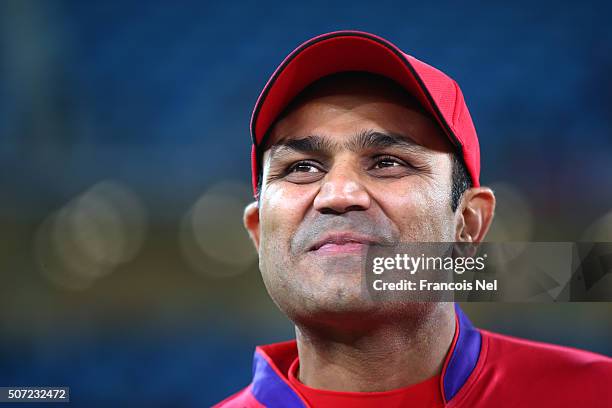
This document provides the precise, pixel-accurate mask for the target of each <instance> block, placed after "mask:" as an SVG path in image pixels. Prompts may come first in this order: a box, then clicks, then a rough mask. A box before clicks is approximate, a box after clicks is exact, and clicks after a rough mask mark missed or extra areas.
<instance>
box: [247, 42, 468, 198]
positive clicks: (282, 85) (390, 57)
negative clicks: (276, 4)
mask: <svg viewBox="0 0 612 408" xmlns="http://www.w3.org/2000/svg"><path fill="white" fill-rule="evenodd" d="M346 71H364V72H370V73H373V74H378V75H382V76H384V77H387V78H389V79H391V80H393V81H395V82H397V83H398V84H399V85H401V86H402V87H404V88H405V89H406V90H407V91H408V92H410V94H412V95H413V96H415V97H416V98H417V100H418V101H419V102H420V103H421V104H422V105H423V107H424V108H425V109H426V110H427V111H428V112H429V113H430V114H431V115H432V116H433V117H434V118H435V119H436V120H437V122H438V124H439V125H440V127H441V128H442V129H443V130H444V132H445V133H446V135H447V136H448V138H449V139H450V141H451V142H452V144H453V145H454V146H455V147H456V149H457V152H458V153H459V154H460V155H461V156H462V157H463V160H464V163H465V166H466V168H467V171H468V173H469V175H470V178H471V179H472V185H473V186H474V187H477V186H479V185H480V183H479V176H480V147H479V144H478V136H477V135H476V130H475V129H474V124H473V123H472V118H471V116H470V112H469V111H468V108H467V106H466V104H465V100H464V99H463V94H462V93H461V89H460V88H459V85H457V83H456V82H455V81H454V80H453V79H451V78H450V77H449V76H447V75H446V74H444V73H443V72H442V71H439V70H438V69H436V68H434V67H432V66H430V65H427V64H425V63H424V62H422V61H419V60H418V59H416V58H414V57H412V56H410V55H408V54H405V53H403V52H402V51H401V50H400V49H399V48H398V47H396V46H395V45H394V44H392V43H391V42H389V41H387V40H385V39H384V38H381V37H378V36H376V35H374V34H370V33H366V32H362V31H335V32H331V33H327V34H322V35H319V36H317V37H314V38H312V39H310V40H308V41H306V42H305V43H303V44H302V45H300V46H299V47H297V48H296V49H295V50H293V52H292V53H291V54H289V55H288V56H287V58H285V60H284V61H283V62H282V63H281V64H280V65H279V66H278V68H277V69H276V71H274V74H272V77H270V79H269V80H268V83H267V84H266V86H265V87H264V89H263V90H262V92H261V94H260V95H259V98H258V99H257V103H256V104H255V108H254V109H253V115H252V117H251V137H252V139H253V148H252V151H251V165H252V171H253V191H254V193H255V195H257V181H258V180H257V178H258V173H259V171H260V165H261V163H260V161H261V158H262V155H263V151H262V149H261V146H263V145H264V144H265V141H264V140H263V139H264V137H265V135H266V134H267V132H268V130H269V129H270V126H272V124H273V123H274V121H275V119H276V118H277V117H278V115H279V114H280V113H281V112H282V111H283V110H284V108H285V107H286V106H287V105H288V104H289V102H291V100H292V99H293V98H295V97H296V96H297V95H298V94H299V93H300V92H301V91H302V90H304V88H306V87H307V86H308V85H310V84H312V83H313V82H315V81H317V80H318V79H320V78H323V77H325V76H328V75H331V74H335V73H338V72H346Z"/></svg>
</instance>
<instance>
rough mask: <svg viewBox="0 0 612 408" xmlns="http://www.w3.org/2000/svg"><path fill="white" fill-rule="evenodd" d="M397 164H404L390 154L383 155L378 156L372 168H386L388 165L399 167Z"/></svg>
mask: <svg viewBox="0 0 612 408" xmlns="http://www.w3.org/2000/svg"><path fill="white" fill-rule="evenodd" d="M399 166H404V164H403V163H401V162H400V161H399V160H397V159H395V158H393V157H390V156H383V157H379V158H378V159H377V160H376V162H375V163H374V166H373V168H374V169H383V168H388V167H399Z"/></svg>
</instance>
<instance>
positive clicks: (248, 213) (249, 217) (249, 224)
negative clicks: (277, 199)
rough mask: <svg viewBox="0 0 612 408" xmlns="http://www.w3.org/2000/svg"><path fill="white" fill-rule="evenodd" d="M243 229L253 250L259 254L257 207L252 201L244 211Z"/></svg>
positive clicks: (255, 202)
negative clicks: (249, 239)
mask: <svg viewBox="0 0 612 408" xmlns="http://www.w3.org/2000/svg"><path fill="white" fill-rule="evenodd" d="M243 222H244V227H245V228H246V230H247V232H248V233H249V236H250V237H251V240H252V241H253V244H254V245H255V249H256V250H257V251H258V252H259V205H258V203H257V201H253V202H252V203H250V204H249V205H247V206H246V208H245V209H244V218H243Z"/></svg>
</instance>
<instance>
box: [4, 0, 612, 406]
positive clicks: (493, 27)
mask: <svg viewBox="0 0 612 408" xmlns="http://www.w3.org/2000/svg"><path fill="white" fill-rule="evenodd" d="M611 11H612V7H611V6H610V3H608V2H603V1H601V2H597V1H585V2H561V3H560V2H558V1H539V2H533V1H518V2H512V3H507V4H504V5H494V4H493V3H492V2H484V1H482V2H473V1H468V2H461V4H459V3H457V2H450V1H444V2H426V1H422V2H402V3H393V2H388V1H377V2H375V3H372V2H370V1H360V0H354V1H351V2H334V3H333V4H331V3H329V2H326V1H319V0H314V1H310V2H294V3H291V2H285V1H272V2H261V1H246V2H229V3H227V2H206V1H179V2H163V1H147V2H142V1H121V2H119V1H88V2H81V1H53V2H51V1H42V0H40V1H33V0H15V1H11V0H7V1H3V2H0V30H1V32H0V41H1V43H0V44H1V45H0V194H1V198H0V277H1V278H2V280H1V281H0V282H1V283H0V385H2V386H8V385H41V386H43V385H49V386H52V385H66V386H70V387H71V388H72V396H71V398H72V401H73V405H76V406H88V407H97V406H113V405H117V404H120V405H135V406H140V405H145V404H146V405H147V406H208V405H211V404H212V403H214V402H216V401H218V400H220V399H222V398H223V397H225V396H227V395H229V394H230V393H232V392H234V391H237V390H238V389H239V388H241V387H243V386H245V385H246V384H247V383H248V382H249V381H250V376H251V358H252V353H253V349H254V346H255V345H256V344H264V343H269V342H274V341H280V340H286V339H289V338H291V337H292V336H293V329H292V326H291V325H290V324H289V322H288V321H287V320H286V319H285V318H284V317H283V316H282V315H281V314H280V312H278V311H277V310H276V308H275V306H274V305H273V303H272V302H271V301H270V300H269V298H268V296H267V293H266V292H265V288H264V286H263V284H262V282H261V279H260V276H259V272H258V270H257V256H256V253H255V252H254V250H253V249H252V248H251V244H250V242H249V241H248V238H247V235H246V233H245V232H244V231H243V228H242V224H241V216H242V208H243V207H244V205H245V204H246V203H248V202H249V201H250V199H251V189H250V185H249V182H250V164H249V151H250V139H249V130H248V124H249V119H250V114H251V109H252V107H253V105H254V103H255V100H256V98H257V96H258V94H259V91H260V90H261V88H262V87H263V85H264V84H265V82H266V80H267V79H268V76H269V75H270V74H271V73H272V71H273V70H274V68H275V67H276V65H277V64H278V63H279V62H280V61H281V60H282V59H283V58H284V57H285V55H286V54H287V53H289V52H290V51H291V50H292V49H293V48H294V47H296V46H297V45H298V44H300V43H301V42H303V41H305V40H306V39H308V38H310V37H312V36H314V35H317V34H320V33H323V32H327V31H333V30H337V29H361V30H367V31H371V32H373V33H376V34H378V35H381V36H384V37H386V38H388V39H390V40H391V41H393V42H394V43H396V44H397V45H398V46H399V47H400V48H402V49H403V50H405V51H406V52H408V53H410V54H412V55H414V56H416V57H417V58H419V59H422V60H424V61H426V62H429V63H430V64H432V65H435V66H437V67H439V68H440V69H442V70H444V71H445V72H447V73H448V74H449V75H451V76H452V77H454V78H455V79H456V80H457V81H458V82H459V84H460V85H461V86H462V89H463V92H464V95H465V97H466V100H467V102H468V106H469V107H470V110H471V113H472V117H473V119H474V122H475V124H476V127H477V130H478V133H479V136H480V140H481V149H482V167H483V171H482V182H483V184H486V185H490V186H492V187H493V188H494V190H495V191H496V193H497V197H498V212H497V218H496V220H495V223H494V225H493V227H492V230H491V233H490V236H489V239H490V240H492V241H495V240H498V241H580V240H599V241H612V188H611V187H612V115H611V114H612V76H610V72H612V29H610V25H609V14H610V12H611ZM464 309H465V310H466V311H467V313H468V314H469V315H470V316H471V318H472V320H473V321H474V322H475V323H476V324H477V325H479V326H480V327H483V328H486V329H490V330H496V331H500V332H502V333H506V334H512V335H516V336H523V337H527V338H531V339H536V340H543V341H550V342H555V343H560V344H564V345H569V346H574V347H580V348H586V349H589V350H593V351H596V352H599V353H603V354H607V355H612V324H611V323H612V307H611V304H609V303H582V304H552V305H544V304H531V305H514V304H471V305H465V306H464ZM20 406H23V405H20Z"/></svg>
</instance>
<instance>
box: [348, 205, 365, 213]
mask: <svg viewBox="0 0 612 408" xmlns="http://www.w3.org/2000/svg"><path fill="white" fill-rule="evenodd" d="M365 210H366V209H365V208H364V207H362V206H360V205H351V206H348V207H346V209H345V210H344V211H345V212H349V211H365Z"/></svg>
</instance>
